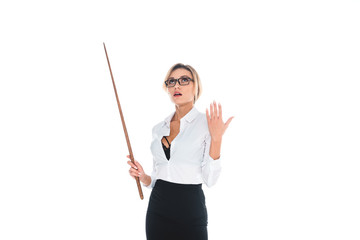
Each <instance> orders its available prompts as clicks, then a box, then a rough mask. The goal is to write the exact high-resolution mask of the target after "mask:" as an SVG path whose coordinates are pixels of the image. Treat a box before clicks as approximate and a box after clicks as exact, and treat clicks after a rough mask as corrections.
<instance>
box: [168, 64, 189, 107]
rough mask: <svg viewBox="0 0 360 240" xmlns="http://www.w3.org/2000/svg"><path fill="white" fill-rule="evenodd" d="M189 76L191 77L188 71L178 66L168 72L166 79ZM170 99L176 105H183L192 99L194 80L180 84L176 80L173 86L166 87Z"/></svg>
mask: <svg viewBox="0 0 360 240" xmlns="http://www.w3.org/2000/svg"><path fill="white" fill-rule="evenodd" d="M184 76H185V77H189V78H191V79H193V77H192V74H191V72H190V71H188V70H186V69H184V68H178V69H176V70H174V71H172V73H171V74H170V76H169V78H168V79H171V78H174V79H178V78H179V77H184ZM167 92H168V94H169V97H170V100H171V101H172V102H173V103H175V104H176V105H183V104H185V103H189V102H193V101H194V82H193V81H190V83H189V85H185V86H180V85H179V83H178V82H176V84H175V86H174V87H170V88H168V89H167ZM175 93H180V94H181V95H175Z"/></svg>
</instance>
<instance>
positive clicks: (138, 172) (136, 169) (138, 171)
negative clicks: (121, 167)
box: [126, 155, 149, 183]
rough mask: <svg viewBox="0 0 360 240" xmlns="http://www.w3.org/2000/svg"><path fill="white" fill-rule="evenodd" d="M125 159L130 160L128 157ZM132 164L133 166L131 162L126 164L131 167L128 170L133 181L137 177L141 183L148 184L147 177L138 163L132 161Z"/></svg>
mask: <svg viewBox="0 0 360 240" xmlns="http://www.w3.org/2000/svg"><path fill="white" fill-rule="evenodd" d="M126 157H127V158H129V159H130V155H126ZM134 162H135V164H133V163H132V162H131V161H128V162H127V163H128V164H129V165H130V166H131V167H130V170H129V173H130V176H132V177H133V178H134V179H135V177H139V180H140V181H141V182H142V183H146V182H148V181H147V180H148V177H149V176H148V175H146V173H145V172H144V169H143V168H142V166H141V165H140V163H139V162H138V161H136V160H134Z"/></svg>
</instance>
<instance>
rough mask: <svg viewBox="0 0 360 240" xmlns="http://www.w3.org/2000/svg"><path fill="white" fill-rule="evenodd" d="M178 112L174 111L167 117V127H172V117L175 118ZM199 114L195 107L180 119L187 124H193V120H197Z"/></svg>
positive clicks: (165, 121) (165, 120)
mask: <svg viewBox="0 0 360 240" xmlns="http://www.w3.org/2000/svg"><path fill="white" fill-rule="evenodd" d="M175 112H176V111H174V112H173V113H171V114H170V115H169V116H167V117H166V118H165V119H164V124H166V125H167V126H170V121H171V119H172V117H173V116H174V114H175ZM198 113H199V111H198V110H197V108H196V107H195V106H193V108H192V109H191V110H190V111H189V112H188V113H187V114H186V115H185V116H184V117H182V118H181V119H180V121H181V120H182V119H185V120H186V121H187V122H191V121H192V120H194V119H195V117H196V116H197V114H198Z"/></svg>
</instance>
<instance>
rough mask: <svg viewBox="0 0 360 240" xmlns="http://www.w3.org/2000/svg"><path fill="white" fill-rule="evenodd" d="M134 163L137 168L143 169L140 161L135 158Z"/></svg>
mask: <svg viewBox="0 0 360 240" xmlns="http://www.w3.org/2000/svg"><path fill="white" fill-rule="evenodd" d="M135 165H136V166H137V167H138V169H139V170H140V171H143V168H142V166H141V165H140V163H139V162H138V161H136V160H135Z"/></svg>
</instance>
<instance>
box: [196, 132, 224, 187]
mask: <svg viewBox="0 0 360 240" xmlns="http://www.w3.org/2000/svg"><path fill="white" fill-rule="evenodd" d="M204 144H205V147H204V154H203V160H202V162H201V168H202V178H203V181H204V183H205V184H206V185H207V186H208V187H211V186H213V185H215V183H216V182H217V180H218V178H219V176H220V172H221V156H220V158H218V159H217V160H214V159H213V158H212V157H211V156H210V144H211V135H210V133H208V134H207V135H206V138H205V143H204Z"/></svg>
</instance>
